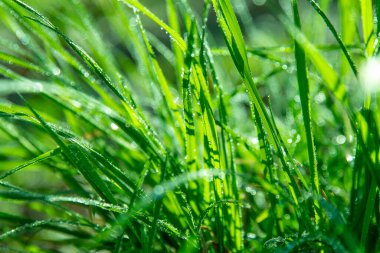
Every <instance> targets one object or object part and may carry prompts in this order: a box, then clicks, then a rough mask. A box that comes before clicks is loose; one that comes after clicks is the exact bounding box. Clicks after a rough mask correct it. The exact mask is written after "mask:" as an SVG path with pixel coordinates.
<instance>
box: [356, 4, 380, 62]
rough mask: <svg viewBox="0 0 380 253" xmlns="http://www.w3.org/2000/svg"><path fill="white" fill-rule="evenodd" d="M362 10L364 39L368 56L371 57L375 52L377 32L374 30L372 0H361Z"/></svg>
mask: <svg viewBox="0 0 380 253" xmlns="http://www.w3.org/2000/svg"><path fill="white" fill-rule="evenodd" d="M360 10H361V19H362V29H363V40H364V44H365V48H366V53H367V57H371V56H372V55H373V52H374V43H375V37H376V36H375V34H374V31H373V14H372V0H360Z"/></svg>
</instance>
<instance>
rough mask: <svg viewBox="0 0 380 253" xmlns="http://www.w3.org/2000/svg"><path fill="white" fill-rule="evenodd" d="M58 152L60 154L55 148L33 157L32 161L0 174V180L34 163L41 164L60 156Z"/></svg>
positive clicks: (58, 149) (59, 150)
mask: <svg viewBox="0 0 380 253" xmlns="http://www.w3.org/2000/svg"><path fill="white" fill-rule="evenodd" d="M60 152H61V149H60V148H55V149H52V150H50V151H48V152H46V153H43V154H41V155H39V156H37V157H35V158H33V159H31V160H29V161H27V162H25V163H23V164H21V165H19V166H17V167H16V168H14V169H11V170H8V171H7V172H5V173H3V174H1V175H0V180H3V179H4V178H6V177H8V176H10V175H12V174H14V173H16V172H17V171H19V170H21V169H23V168H25V167H28V166H30V165H33V164H35V163H38V162H41V161H43V160H46V159H49V158H51V157H54V156H56V155H58V154H60Z"/></svg>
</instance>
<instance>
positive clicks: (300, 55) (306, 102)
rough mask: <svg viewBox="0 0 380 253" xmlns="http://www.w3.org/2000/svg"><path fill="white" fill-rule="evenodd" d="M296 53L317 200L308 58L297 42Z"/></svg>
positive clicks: (296, 17)
mask: <svg viewBox="0 0 380 253" xmlns="http://www.w3.org/2000/svg"><path fill="white" fill-rule="evenodd" d="M292 5H293V16H294V23H295V25H296V26H297V27H299V28H301V27H300V26H301V21H300V17H299V13H298V3H297V0H293V1H292ZM294 52H295V58H296V63H297V80H298V87H299V94H300V98H301V105H302V115H303V122H304V125H305V132H306V140H307V148H308V155H309V166H310V171H311V185H312V191H313V195H314V198H316V197H318V196H319V194H320V190H319V176H318V167H317V156H316V151H315V144H314V136H313V130H312V126H311V111H310V99H309V98H310V92H309V80H308V76H307V68H306V56H305V52H304V50H303V49H302V47H301V46H300V45H299V44H298V42H295V50H294ZM314 201H315V205H316V206H315V207H314V208H319V207H318V205H317V202H316V200H314ZM319 219H320V217H319V215H318V214H317V212H316V213H315V221H316V223H317V224H318V223H319Z"/></svg>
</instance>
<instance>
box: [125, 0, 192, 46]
mask: <svg viewBox="0 0 380 253" xmlns="http://www.w3.org/2000/svg"><path fill="white" fill-rule="evenodd" d="M121 1H122V2H123V3H124V4H127V5H128V6H130V7H132V8H135V9H137V10H138V11H141V13H142V14H144V15H145V16H147V17H148V18H149V19H151V20H152V21H153V22H154V23H156V24H157V25H158V26H159V27H161V28H162V29H163V30H165V31H166V32H167V33H168V34H169V36H170V37H171V38H172V39H173V40H174V41H175V42H176V43H177V44H178V46H179V48H180V49H181V50H182V51H183V52H185V51H186V42H185V41H184V40H183V39H182V38H181V36H180V35H179V34H178V33H177V32H176V31H175V30H174V29H173V28H171V27H170V26H168V25H167V24H165V23H164V22H163V21H162V20H161V19H159V18H158V17H157V16H156V15H155V14H153V12H151V11H150V10H148V9H147V8H146V7H145V6H144V5H142V4H141V3H140V2H139V1H137V0H121Z"/></svg>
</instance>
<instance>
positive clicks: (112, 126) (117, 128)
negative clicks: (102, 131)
mask: <svg viewBox="0 0 380 253" xmlns="http://www.w3.org/2000/svg"><path fill="white" fill-rule="evenodd" d="M111 129H112V130H114V131H117V130H119V126H118V125H116V124H115V123H113V122H112V123H111Z"/></svg>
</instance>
